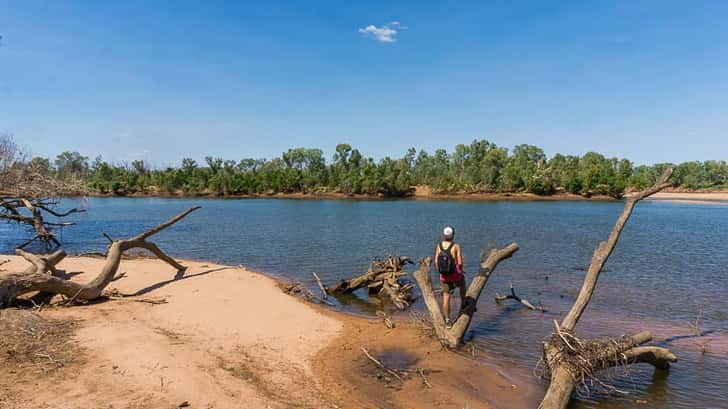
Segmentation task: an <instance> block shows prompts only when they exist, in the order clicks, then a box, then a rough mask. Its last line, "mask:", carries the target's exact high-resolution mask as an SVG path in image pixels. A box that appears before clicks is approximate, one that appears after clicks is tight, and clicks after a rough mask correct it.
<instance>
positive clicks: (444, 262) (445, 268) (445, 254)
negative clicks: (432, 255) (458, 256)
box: [436, 242, 456, 276]
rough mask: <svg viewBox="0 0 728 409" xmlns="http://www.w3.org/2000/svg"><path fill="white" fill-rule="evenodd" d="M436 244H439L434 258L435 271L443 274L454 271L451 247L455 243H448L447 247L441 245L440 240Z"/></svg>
mask: <svg viewBox="0 0 728 409" xmlns="http://www.w3.org/2000/svg"><path fill="white" fill-rule="evenodd" d="M438 245H439V246H440V254H438V255H437V260H436V264H437V271H438V272H439V273H440V274H442V275H444V276H447V275H450V274H453V273H455V268H456V267H455V257H453V256H452V248H453V246H454V245H455V244H454V243H453V244H450V247H448V248H447V249H444V248H443V247H442V242H440V244H438Z"/></svg>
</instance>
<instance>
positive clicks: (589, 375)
mask: <svg viewBox="0 0 728 409" xmlns="http://www.w3.org/2000/svg"><path fill="white" fill-rule="evenodd" d="M670 176H672V169H668V170H667V171H665V173H664V174H663V175H662V177H661V178H660V180H659V181H658V182H657V183H656V184H655V185H654V186H652V187H651V188H649V189H647V190H645V191H642V192H640V193H637V194H635V195H634V196H632V197H630V198H628V199H627V202H626V203H625V205H624V210H622V213H621V214H620V215H619V218H618V219H617V222H616V223H615V225H614V228H613V229H612V232H611V234H610V235H609V238H608V239H607V241H604V242H601V243H600V244H599V246H598V247H597V249H596V250H595V251H594V255H593V256H592V259H591V264H590V265H589V269H588V270H587V273H586V276H585V277H584V284H583V285H582V287H581V291H580V292H579V295H578V297H577V298H576V301H575V302H574V305H573V306H572V307H571V310H570V311H569V313H568V314H567V315H566V317H565V318H564V319H563V321H562V322H561V324H560V325H559V324H558V323H557V322H556V321H554V325H555V331H554V333H553V334H552V335H551V337H550V338H549V339H548V340H547V341H546V342H544V344H543V356H544V361H545V364H546V368H547V375H549V377H550V380H551V382H550V384H549V388H548V390H547V392H546V396H545V397H544V399H543V401H542V402H541V405H540V408H542V409H561V408H566V406H567V405H568V403H569V401H570V400H571V396H572V394H573V393H574V390H575V388H576V385H577V384H580V383H584V382H585V380H588V379H595V373H596V372H598V371H600V370H603V369H607V368H611V367H615V366H623V365H628V364H633V363H641V362H644V363H649V364H651V365H653V366H655V368H659V369H666V368H668V367H669V366H670V363H671V362H677V357H676V356H675V355H674V354H673V353H672V352H670V351H669V350H667V349H665V348H660V347H656V346H640V345H642V344H644V343H646V342H649V341H650V340H651V339H652V335H650V333H649V332H641V333H639V334H637V335H634V336H631V337H622V338H619V339H612V340H582V339H580V338H578V337H576V335H575V334H574V328H575V327H576V324H577V323H578V322H579V319H580V318H581V316H582V314H583V313H584V310H585V309H586V307H587V305H589V301H590V300H591V297H592V295H593V294H594V290H595V288H596V285H597V280H598V279H599V274H600V273H601V271H602V268H603V267H604V264H605V263H606V262H607V259H608V258H609V256H610V255H611V254H612V251H613V250H614V247H615V246H616V245H617V241H618V240H619V236H620V234H621V233H622V229H623V228H624V226H625V224H626V223H627V220H629V217H630V215H631V214H632V210H633V209H634V206H635V205H636V204H637V202H639V201H640V200H642V199H644V198H646V197H649V196H650V195H653V194H655V193H657V192H659V191H660V190H662V189H664V188H666V187H668V186H669V185H670V184H669V183H668V180H669V179H670ZM597 383H600V382H599V381H597Z"/></svg>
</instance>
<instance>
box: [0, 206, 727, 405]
mask: <svg viewBox="0 0 728 409" xmlns="http://www.w3.org/2000/svg"><path fill="white" fill-rule="evenodd" d="M64 204H65V205H79V204H80V205H82V206H85V207H86V208H87V209H88V212H86V213H84V214H80V215H77V216H75V217H74V220H75V221H76V222H77V225H75V226H71V227H68V228H66V229H64V230H63V232H62V234H61V239H62V241H63V243H64V247H65V249H66V250H67V251H68V252H69V253H75V252H83V251H92V250H103V249H104V246H105V244H106V240H105V239H104V238H103V237H102V236H101V232H106V233H108V234H109V235H111V236H112V237H118V238H121V237H128V236H132V235H134V234H136V233H138V232H140V231H142V230H144V229H146V228H148V227H150V226H153V225H155V224H157V223H159V222H161V221H163V220H165V219H167V218H168V217H170V216H172V215H174V214H176V213H177V212H179V211H181V210H183V209H185V208H187V207H189V206H191V205H193V204H199V205H201V206H202V209H201V210H199V211H198V212H196V213H194V214H192V215H191V216H189V217H188V218H186V219H185V220H184V221H182V222H181V223H179V224H177V225H175V226H173V227H172V228H170V229H168V230H165V231H164V232H162V233H160V234H159V235H158V237H157V238H156V242H157V243H158V244H159V245H160V246H161V247H162V248H163V249H165V250H167V251H168V252H169V253H171V254H172V255H175V256H178V257H186V258H194V259H204V260H211V261H218V262H222V263H227V264H244V265H246V266H248V267H249V268H251V269H253V270H257V271H261V272H265V273H268V274H271V275H274V276H280V277H285V278H289V279H293V280H300V281H303V282H305V283H307V284H309V285H311V286H312V288H315V287H314V285H313V282H312V276H311V272H312V271H316V272H317V273H318V274H319V276H321V278H322V279H323V280H324V281H326V282H333V281H335V280H337V279H340V278H344V277H350V276H352V275H356V274H361V273H362V272H364V271H365V270H366V267H367V264H368V262H369V261H370V260H372V259H373V258H375V257H381V256H384V255H386V254H389V253H395V254H401V255H407V256H410V257H412V258H420V257H424V256H427V255H430V254H431V252H432V250H433V249H434V245H435V244H434V243H435V242H436V241H437V239H438V238H439V232H440V231H441V229H442V226H443V225H445V224H451V225H453V226H455V230H456V241H458V242H460V243H461V245H462V248H463V254H464V257H465V270H466V271H467V272H468V273H469V274H472V273H473V272H475V271H477V265H478V262H479V258H480V255H481V253H482V252H483V251H487V250H488V249H491V248H493V247H494V246H503V245H505V244H508V243H509V242H512V241H515V242H517V243H518V244H519V245H520V247H521V249H520V251H518V252H517V253H516V254H515V255H514V257H513V258H512V259H509V260H506V261H504V262H502V263H501V265H500V266H499V267H498V269H497V270H496V272H495V273H494V275H493V277H492V278H491V280H490V281H489V282H488V285H487V286H486V288H485V291H484V293H483V296H482V297H481V300H480V304H479V306H478V313H477V314H476V320H475V323H474V325H473V327H472V329H473V331H474V333H473V335H474V339H475V342H476V343H477V344H478V345H479V347H480V349H482V350H483V351H486V353H487V355H489V356H495V357H498V360H499V365H501V366H509V365H514V366H517V367H518V368H521V369H522V370H529V371H530V369H531V368H534V367H535V366H536V364H537V362H538V360H539V357H540V341H541V340H542V339H543V338H544V337H546V335H547V334H549V333H550V331H551V330H552V328H553V320H554V319H559V317H562V316H563V314H564V313H565V311H566V310H567V309H568V308H569V307H570V305H571V303H572V302H573V299H574V297H575V295H576V294H577V292H578V289H579V287H580V285H581V280H582V278H583V275H584V268H585V267H586V266H587V265H588V263H589V260H590V257H591V254H592V252H593V250H594V249H595V247H596V246H597V244H598V243H599V241H601V240H604V239H606V237H607V235H608V234H609V231H610V230H611V228H612V225H613V223H614V221H615V218H616V217H617V215H618V214H619V212H620V211H621V209H622V206H623V204H622V203H619V202H584V201H582V202H566V201H565V202H472V201H415V200H399V201H347V200H275V199H270V200H268V199H250V200H224V199H158V198H134V199H131V198H129V199H126V198H92V199H86V200H75V199H67V200H66V201H65V203H64ZM26 233H27V232H25V231H21V230H19V229H18V228H17V226H12V225H7V224H0V253H9V252H12V251H13V249H14V247H15V246H16V245H18V244H19V243H20V242H21V241H22V238H23V237H26ZM509 282H512V283H513V284H514V286H515V287H516V289H517V291H518V292H519V295H522V296H525V297H528V298H529V299H530V300H531V301H533V302H541V303H542V304H543V305H544V306H546V307H547V308H548V310H549V311H548V312H547V313H539V312H533V311H528V310H525V309H523V308H521V307H520V306H518V305H513V304H505V305H497V304H496V303H494V301H493V297H494V295H495V293H496V292H501V293H502V292H504V291H507V289H508V285H509ZM727 293H728V203H724V204H713V205H711V204H705V205H703V204H686V203H670V202H664V201H645V202H642V203H640V204H638V206H637V208H636V210H635V212H634V214H633V216H632V218H631V220H630V222H629V224H628V225H627V227H626V228H625V229H624V233H623V235H622V238H621V239H620V242H619V244H618V245H617V248H616V250H615V252H614V254H613V255H612V257H611V258H610V260H609V262H608V263H607V265H606V270H605V271H604V272H603V274H602V276H601V278H600V281H599V285H598V287H597V291H596V295H595V296H594V298H593V300H592V302H591V304H590V305H589V308H588V310H587V312H586V314H585V315H584V316H583V318H582V320H581V323H580V325H579V326H578V327H577V332H578V333H580V334H585V335H586V334H588V336H590V337H592V336H615V335H621V334H625V333H629V334H632V333H635V332H639V331H641V330H650V331H652V332H653V334H654V335H655V341H656V343H657V344H658V345H662V346H666V347H669V348H670V349H671V350H673V352H675V353H676V354H677V355H678V357H679V358H680V361H679V362H678V363H677V364H675V365H674V366H673V368H672V369H671V370H670V371H669V373H666V372H654V371H653V370H652V368H651V367H646V366H639V367H637V366H635V367H633V368H632V369H631V370H630V373H629V374H623V373H617V374H614V379H613V380H612V381H611V382H612V383H613V384H614V385H615V386H616V387H617V388H618V389H620V390H622V391H625V392H628V393H627V394H620V393H614V394H612V396H610V397H609V398H605V397H604V396H603V395H601V394H596V395H592V396H582V397H580V398H579V400H578V401H577V402H576V403H575V404H574V405H573V406H574V407H575V408H633V407H634V408H644V407H650V408H725V407H728V403H726V402H728V297H727V295H728V294H727ZM337 308H341V309H343V310H345V311H351V312H357V313H364V314H373V311H375V310H376V309H377V308H379V307H377V306H376V304H375V303H374V302H373V301H372V300H369V299H367V296H366V295H359V296H357V297H349V298H345V299H342V300H340V303H339V304H338V305H337ZM417 308H421V306H419V307H417ZM700 310H703V319H702V322H701V327H702V331H703V333H704V335H703V336H702V337H696V336H694V331H692V330H691V328H690V325H689V323H690V322H691V321H694V320H695V319H696V316H697V315H698V312H699V311H700ZM701 344H704V347H701V346H700V345H701ZM703 349H705V351H706V352H705V353H703V351H702V350H703Z"/></svg>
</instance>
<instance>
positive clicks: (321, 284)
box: [311, 272, 329, 300]
mask: <svg viewBox="0 0 728 409" xmlns="http://www.w3.org/2000/svg"><path fill="white" fill-rule="evenodd" d="M311 274H313V278H315V279H316V284H318V286H319V288H320V289H321V294H322V299H323V300H325V299H326V298H327V297H328V296H329V295H328V294H327V293H326V287H324V284H323V283H322V282H321V279H320V278H319V276H318V274H316V272H313V273H311Z"/></svg>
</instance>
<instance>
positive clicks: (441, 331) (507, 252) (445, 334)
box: [414, 243, 518, 348]
mask: <svg viewBox="0 0 728 409" xmlns="http://www.w3.org/2000/svg"><path fill="white" fill-rule="evenodd" d="M516 251H518V245H517V244H516V243H511V244H509V245H508V246H506V247H504V248H502V249H500V250H493V251H491V252H490V254H489V255H488V258H486V259H485V261H483V262H482V263H480V270H479V271H478V274H477V275H476V276H475V277H473V280H472V282H471V283H470V286H469V287H468V290H467V292H466V297H465V300H462V303H463V305H462V308H461V311H460V315H459V316H458V317H457V318H456V319H455V322H454V323H453V324H452V327H450V328H447V327H446V326H445V317H444V316H443V315H442V310H441V309H440V303H439V301H438V300H437V298H436V297H435V294H434V293H433V291H432V277H431V276H430V265H431V264H432V258H430V257H427V258H426V259H424V260H422V261H420V268H419V270H417V271H416V272H415V273H414V277H415V280H417V285H419V286H420V291H422V297H423V298H424V300H425V306H426V307H427V310H428V311H429V312H430V318H431V320H432V325H433V327H434V328H435V334H436V335H437V337H438V338H439V339H440V342H442V344H443V345H445V346H446V347H448V348H457V347H458V346H459V345H460V344H461V343H462V339H463V335H465V332H466V331H467V330H468V327H470V322H471V321H472V318H473V314H474V313H475V311H477V310H476V305H477V304H478V299H479V298H480V294H481V293H482V292H483V287H485V284H486V283H487V282H488V279H489V278H490V275H491V274H492V273H493V270H495V268H496V266H497V265H498V263H500V262H501V261H502V260H505V259H507V258H510V257H511V256H512V255H513V253H515V252H516Z"/></svg>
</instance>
